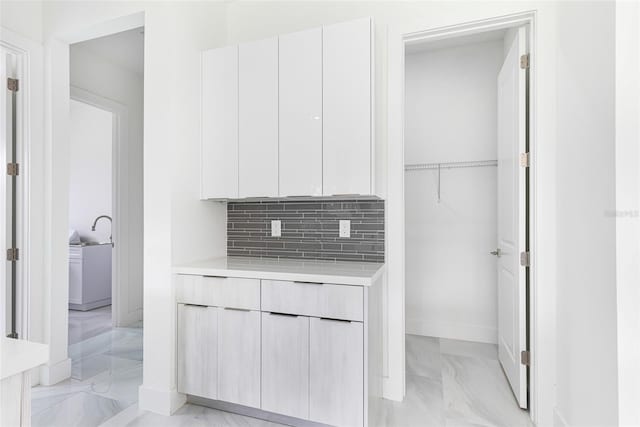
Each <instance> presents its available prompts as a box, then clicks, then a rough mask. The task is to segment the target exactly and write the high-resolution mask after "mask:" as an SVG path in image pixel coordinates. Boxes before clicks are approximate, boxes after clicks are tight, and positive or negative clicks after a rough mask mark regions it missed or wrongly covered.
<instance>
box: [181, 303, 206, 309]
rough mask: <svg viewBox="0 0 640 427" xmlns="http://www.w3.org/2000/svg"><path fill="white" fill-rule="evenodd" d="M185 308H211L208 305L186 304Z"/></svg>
mask: <svg viewBox="0 0 640 427" xmlns="http://www.w3.org/2000/svg"><path fill="white" fill-rule="evenodd" d="M184 306H185V307H201V308H207V307H209V306H208V305H204V304H184Z"/></svg>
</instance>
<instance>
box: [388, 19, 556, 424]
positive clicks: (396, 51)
mask: <svg viewBox="0 0 640 427" xmlns="http://www.w3.org/2000/svg"><path fill="white" fill-rule="evenodd" d="M536 24H537V20H536V12H535V11H528V12H523V13H517V14H512V15H505V16H499V17H494V18H489V19H484V20H480V21H473V22H464V23H460V24H455V25H450V26H446V27H440V28H434V29H426V30H422V31H414V32H403V31H397V30H395V29H393V28H390V29H389V30H388V61H389V63H388V111H387V117H388V128H387V131H388V141H387V161H388V183H387V188H388V190H387V196H388V197H387V212H388V214H387V230H388V242H387V258H388V260H387V264H388V267H389V270H390V271H391V274H393V279H391V278H390V279H389V281H388V282H389V287H388V291H387V294H388V298H387V301H388V303H387V304H388V316H387V331H388V337H387V340H388V346H387V348H388V350H387V351H388V352H387V353H386V354H385V360H386V366H387V369H388V376H387V377H386V378H385V397H387V398H390V399H394V400H402V398H403V397H404V394H405V374H406V372H405V361H404V360H405V342H404V334H405V320H404V313H405V278H404V268H405V265H404V263H405V259H404V234H405V225H404V203H405V202H404V73H405V70H404V60H405V46H406V45H407V44H410V43H415V42H422V41H436V40H441V39H447V38H454V37H459V36H463V35H470V34H477V33H481V32H486V31H491V30H498V29H507V28H513V27H521V26H527V30H528V31H527V36H528V43H529V54H530V64H531V66H530V69H529V120H530V122H529V152H530V156H531V158H532V159H533V161H532V162H531V167H530V170H529V174H530V180H529V192H530V193H529V194H530V195H529V210H528V214H529V221H530V222H529V224H530V229H529V236H530V239H529V242H530V253H531V258H530V259H531V267H530V269H529V280H530V281H529V283H530V287H529V289H530V292H529V304H530V306H529V318H528V323H529V336H530V351H531V365H530V367H529V396H530V397H529V400H530V409H529V410H530V416H531V418H532V420H533V421H534V422H536V423H537V422H539V421H540V420H541V419H542V418H545V419H546V418H548V414H551V413H552V412H553V407H554V406H555V387H554V383H555V366H554V365H553V364H552V363H551V361H553V360H555V335H554V334H553V330H552V329H553V323H554V319H555V300H552V298H551V297H549V290H546V291H545V292H544V295H539V292H538V290H539V286H538V284H539V283H538V277H539V276H540V272H541V269H540V266H539V265H538V263H537V262H536V261H537V258H538V257H537V256H536V255H537V249H538V245H539V242H540V241H541V239H544V238H545V237H546V238H547V239H548V238H549V234H550V233H552V232H553V230H550V229H545V230H541V228H540V227H539V224H538V220H537V215H536V213H537V212H538V210H539V206H538V199H539V198H540V196H539V187H540V183H541V182H542V181H541V178H542V176H541V174H540V173H539V172H538V171H539V169H541V168H540V166H539V165H538V164H537V162H536V159H537V158H538V156H537V154H538V148H539V144H538V138H537V135H538V134H540V133H544V132H541V130H542V127H541V126H540V122H539V120H538V117H539V115H540V114H541V113H540V110H539V108H538V104H537V94H538V90H539V88H538V79H537V73H538V69H537V52H536V47H537V45H536V42H537V39H536V36H537V32H536ZM549 167H554V165H549ZM545 222H546V221H545ZM544 225H545V226H546V227H549V226H548V224H546V223H545V224H544ZM543 232H544V234H543ZM547 268H548V267H547ZM547 275H548V273H547V274H545V276H547ZM549 286H553V284H550V285H549ZM392 287H393V289H392ZM541 294H542V292H541ZM543 296H544V297H545V298H544V301H542V300H541V298H542V297H543ZM545 305H546V306H545ZM550 305H551V307H550Z"/></svg>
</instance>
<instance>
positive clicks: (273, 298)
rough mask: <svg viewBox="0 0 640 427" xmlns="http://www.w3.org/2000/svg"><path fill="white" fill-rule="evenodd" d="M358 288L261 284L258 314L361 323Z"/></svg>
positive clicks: (326, 285)
mask: <svg viewBox="0 0 640 427" xmlns="http://www.w3.org/2000/svg"><path fill="white" fill-rule="evenodd" d="M363 310H364V290H363V289H362V287H361V286H346V285H332V284H328V283H302V282H284V281H276V280H263V281H262V311H269V312H275V313H288V314H300V315H305V316H313V317H327V318H331V319H344V320H355V321H358V322H362V321H363V318H364V316H363Z"/></svg>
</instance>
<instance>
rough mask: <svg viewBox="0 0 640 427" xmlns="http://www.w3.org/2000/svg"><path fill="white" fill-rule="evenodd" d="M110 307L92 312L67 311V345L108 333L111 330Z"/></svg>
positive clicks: (95, 309)
mask: <svg viewBox="0 0 640 427" xmlns="http://www.w3.org/2000/svg"><path fill="white" fill-rule="evenodd" d="M112 327H113V326H112V324H111V306H110V305H108V306H105V307H99V308H94V309H93V310H87V311H79V310H69V344H70V345H71V344H75V343H78V342H80V341H84V340H86V339H87V338H91V337H94V336H96V335H100V334H102V333H105V332H108V331H109V330H110V329H111V328H112Z"/></svg>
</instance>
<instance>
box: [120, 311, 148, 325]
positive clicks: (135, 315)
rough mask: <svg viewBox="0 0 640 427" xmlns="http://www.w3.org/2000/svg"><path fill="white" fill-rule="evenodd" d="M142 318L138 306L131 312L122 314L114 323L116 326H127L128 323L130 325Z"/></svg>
mask: <svg viewBox="0 0 640 427" xmlns="http://www.w3.org/2000/svg"><path fill="white" fill-rule="evenodd" d="M141 320H142V309H141V308H139V309H137V310H134V311H132V312H129V313H127V314H125V315H124V316H122V318H121V319H119V322H117V323H116V326H117V327H127V326H129V325H132V324H134V323H137V322H139V321H141Z"/></svg>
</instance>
